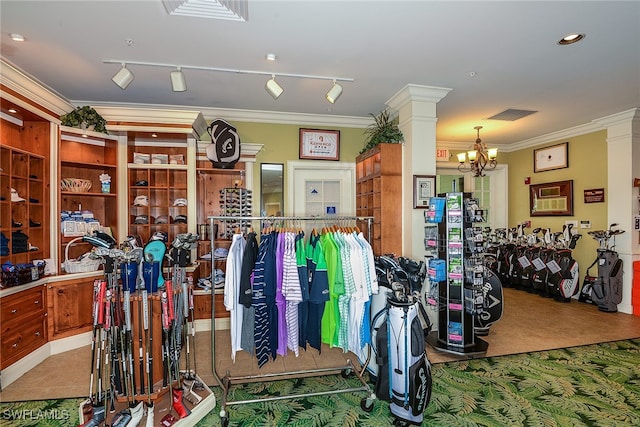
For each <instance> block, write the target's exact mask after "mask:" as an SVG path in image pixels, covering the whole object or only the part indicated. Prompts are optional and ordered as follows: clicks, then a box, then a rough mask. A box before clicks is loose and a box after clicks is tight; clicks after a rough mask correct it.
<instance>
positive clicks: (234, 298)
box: [224, 234, 245, 362]
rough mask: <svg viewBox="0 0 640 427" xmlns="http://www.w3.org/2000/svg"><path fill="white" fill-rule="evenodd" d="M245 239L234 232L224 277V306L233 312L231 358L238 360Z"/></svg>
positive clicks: (240, 347)
mask: <svg viewBox="0 0 640 427" xmlns="http://www.w3.org/2000/svg"><path fill="white" fill-rule="evenodd" d="M244 247H245V240H244V237H242V234H234V235H233V239H232V240H231V247H230V248H229V255H228V256H227V269H226V273H225V278H224V306H225V308H226V309H227V311H230V312H231V316H230V323H231V325H230V334H231V359H232V360H233V361H234V362H235V361H236V352H237V351H238V350H241V349H242V346H241V342H240V337H241V332H242V318H243V315H244V313H243V311H244V310H243V309H244V306H243V305H242V304H239V303H238V294H239V292H240V277H241V272H242V255H243V253H244Z"/></svg>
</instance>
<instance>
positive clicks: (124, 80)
mask: <svg viewBox="0 0 640 427" xmlns="http://www.w3.org/2000/svg"><path fill="white" fill-rule="evenodd" d="M133 79H134V75H133V73H132V72H131V71H129V70H128V69H127V64H125V63H122V68H121V69H120V71H118V72H117V73H116V75H115V76H113V77H112V78H111V80H113V82H114V83H115V84H117V85H118V86H119V87H120V89H122V90H125V89H126V88H127V86H129V84H130V83H131V82H132V81H133Z"/></svg>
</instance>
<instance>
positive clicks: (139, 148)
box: [127, 133, 194, 242]
mask: <svg viewBox="0 0 640 427" xmlns="http://www.w3.org/2000/svg"><path fill="white" fill-rule="evenodd" d="M155 135H156V138H157V142H155V143H154V144H153V145H151V143H149V142H146V141H147V136H149V135H146V134H141V133H130V134H129V146H128V154H127V155H128V169H129V197H128V203H129V208H128V212H129V234H132V235H138V236H140V238H141V240H142V241H143V242H147V241H148V240H149V238H150V237H151V236H152V235H153V234H154V233H156V232H164V233H166V234H167V236H168V241H169V242H172V241H173V239H174V238H175V236H176V235H178V234H181V233H186V232H187V231H188V213H187V206H186V205H176V200H178V199H187V189H188V185H189V183H188V175H187V164H186V162H187V135H185V134H155ZM149 138H150V136H149ZM136 154H138V156H137V157H138V159H139V158H144V157H145V156H147V157H146V159H148V161H149V163H137V162H138V161H139V160H137V159H135V158H134V157H136ZM140 154H142V156H140ZM153 156H157V158H156V159H155V160H156V161H161V162H163V163H151V162H152V161H153V160H152V159H153ZM172 158H173V161H174V163H169V162H171V161H172V160H171V159H172ZM165 162H166V163H165ZM142 182H144V183H146V185H140V184H141V183H142ZM138 196H146V198H147V200H148V205H146V206H145V205H139V206H136V205H134V202H135V200H136V197H138ZM189 202H194V201H193V200H191V201H189ZM143 216H144V217H146V219H147V221H146V223H144V221H141V220H140V218H141V217H143ZM178 216H183V217H184V218H187V222H175V220H176V218H177V217H178ZM136 218H138V221H136ZM158 221H160V222H161V223H159V222H158Z"/></svg>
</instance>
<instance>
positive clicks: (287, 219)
mask: <svg viewBox="0 0 640 427" xmlns="http://www.w3.org/2000/svg"><path fill="white" fill-rule="evenodd" d="M208 220H209V226H210V229H211V230H213V229H214V227H215V225H216V224H215V222H216V221H229V220H230V221H238V222H242V223H245V224H250V223H252V222H253V221H255V222H256V223H257V224H260V225H263V224H271V225H277V224H286V223H295V224H300V223H303V222H308V221H312V222H317V223H325V224H342V223H347V222H355V221H359V222H366V224H367V232H368V234H367V235H368V236H370V235H371V227H372V221H373V217H358V216H318V217H304V216H280V217H274V216H210V217H208ZM254 229H258V230H259V229H260V227H254ZM210 237H211V252H212V253H213V251H214V250H215V245H216V239H215V235H214V234H213V233H211V236H210ZM212 271H213V270H212ZM214 298H215V292H214V291H213V290H212V291H211V370H212V372H213V376H214V378H215V380H216V382H217V383H218V385H219V386H220V388H221V389H222V397H221V401H220V418H221V421H222V426H223V427H226V426H227V425H228V424H229V414H228V413H227V406H230V405H242V404H249V403H256V402H265V401H274V400H287V399H296V398H302V397H309V396H320V395H331V394H336V393H354V392H365V393H366V394H367V396H366V397H364V398H362V400H361V404H360V406H361V408H362V409H364V410H370V409H371V408H372V407H373V402H374V401H375V399H376V396H375V393H374V392H373V390H372V388H371V387H370V386H369V384H368V383H367V381H366V379H365V378H364V376H363V375H364V373H365V371H366V368H367V365H368V364H369V361H370V358H371V350H370V348H369V353H368V356H367V360H366V361H365V363H364V364H362V366H361V367H360V369H358V368H357V367H356V366H355V365H354V364H353V362H352V361H351V360H347V364H346V365H343V366H333V367H326V368H316V369H302V370H297V371H284V372H276V373H265V374H262V375H242V376H231V373H230V372H229V371H227V372H226V373H225V375H224V376H221V375H220V374H218V371H217V368H216V344H215V343H216V336H215V335H216V325H215V322H216V316H215V301H214ZM336 372H341V373H342V375H343V376H346V375H348V374H350V373H352V372H353V373H355V374H356V376H357V378H358V379H359V380H360V382H361V384H362V385H361V386H360V387H351V388H342V389H334V390H327V391H319V392H314V393H300V394H290V395H280V396H263V397H260V398H259V399H251V400H228V394H229V389H230V387H231V384H232V382H233V383H234V384H243V383H247V382H251V381H252V380H256V379H262V380H264V381H276V380H279V379H292V378H303V377H313V376H324V375H329V374H335V373H336Z"/></svg>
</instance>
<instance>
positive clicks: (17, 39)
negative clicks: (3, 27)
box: [11, 33, 24, 42]
mask: <svg viewBox="0 0 640 427" xmlns="http://www.w3.org/2000/svg"><path fill="white" fill-rule="evenodd" d="M11 40H13V41H14V42H23V41H24V36H23V35H22V34H18V33H11Z"/></svg>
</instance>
